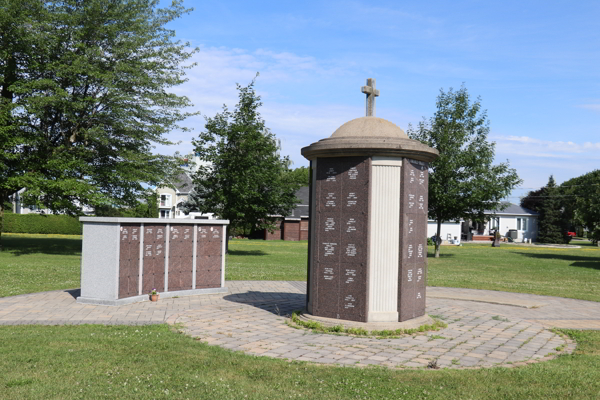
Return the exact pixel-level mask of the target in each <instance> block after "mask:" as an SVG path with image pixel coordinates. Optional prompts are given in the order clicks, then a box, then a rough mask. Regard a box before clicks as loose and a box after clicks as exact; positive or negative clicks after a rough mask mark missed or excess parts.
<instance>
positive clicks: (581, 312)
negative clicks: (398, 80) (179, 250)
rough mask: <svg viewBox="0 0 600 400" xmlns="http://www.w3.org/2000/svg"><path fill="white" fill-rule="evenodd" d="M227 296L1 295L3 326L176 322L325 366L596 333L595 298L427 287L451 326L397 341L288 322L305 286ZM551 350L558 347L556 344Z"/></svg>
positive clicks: (514, 354) (463, 357) (511, 350)
mask: <svg viewBox="0 0 600 400" xmlns="http://www.w3.org/2000/svg"><path fill="white" fill-rule="evenodd" d="M226 283H227V287H228V288H229V293H227V294H214V295H200V296H187V297H181V298H173V299H162V300H160V301H159V302H158V303H151V302H141V303H136V304H129V305H125V306H120V307H110V306H95V305H84V304H78V303H76V302H75V297H76V296H77V295H78V291H54V292H45V293H34V294H28V295H22V296H14V297H6V298H0V325H14V324H52V325H54V324H85V323H90V324H94V323H96V324H152V323H163V322H168V323H171V324H173V323H181V324H182V327H183V328H182V329H183V330H184V331H185V332H186V333H187V334H189V335H191V336H195V337H198V338H199V339H201V340H202V341H205V342H207V343H209V344H214V345H219V346H222V347H225V348H229V349H232V350H239V351H243V352H245V353H249V354H257V355H264V356H270V357H276V358H286V359H292V360H305V361H313V362H318V363H327V364H348V365H369V364H376V365H382V366H389V367H402V368H406V367H424V366H427V365H428V364H429V363H430V362H431V361H432V360H435V361H436V363H437V365H438V366H441V367H449V368H465V367H483V366H494V365H502V366H513V365H522V364H524V363H529V362H534V361H536V360H545V359H549V358H552V357H553V355H555V354H557V353H558V352H559V351H561V350H562V351H566V352H572V351H573V349H574V348H575V345H574V344H573V343H570V342H569V341H568V340H566V339H564V338H562V337H561V336H559V335H557V334H555V333H553V332H551V331H550V330H548V328H551V327H560V328H574V329H600V303H597V302H590V301H583V300H573V299H563V298H558V297H549V296H535V295H528V294H518V293H505V292H495V291H486V290H470V289H456V288H436V287H430V288H428V289H427V290H428V291H427V294H428V298H427V313H428V314H429V315H432V316H436V317H438V318H440V319H443V320H444V321H445V322H446V323H447V324H448V327H447V328H445V329H442V330H440V331H437V332H429V333H427V334H426V335H416V336H408V337H403V338H398V339H372V338H363V337H353V336H336V335H327V334H313V333H312V332H310V331H307V330H303V329H295V328H293V327H290V326H288V325H287V324H286V321H287V320H288V319H287V318H285V316H286V315H288V314H290V313H291V312H292V311H294V310H298V309H301V308H303V306H304V304H305V293H306V285H305V283H303V282H283V281H282V282H268V281H267V282H266V281H257V282H252V281H228V282H226ZM557 349H558V350H557Z"/></svg>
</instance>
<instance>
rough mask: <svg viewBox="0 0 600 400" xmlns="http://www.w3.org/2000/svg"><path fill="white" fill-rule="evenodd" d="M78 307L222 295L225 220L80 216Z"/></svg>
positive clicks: (225, 289)
mask: <svg viewBox="0 0 600 400" xmlns="http://www.w3.org/2000/svg"><path fill="white" fill-rule="evenodd" d="M79 220H80V221H81V222H82V223H83V248H82V256H81V296H80V297H78V298H77V302H79V303H87V304H103V305H122V304H128V303H134V302H138V301H142V300H147V299H148V294H149V293H150V291H152V290H153V289H156V290H157V291H158V292H160V294H161V297H163V298H168V297H174V296H187V295H195V294H203V293H226V292H227V288H226V287H225V238H226V236H225V235H226V234H227V225H228V224H229V221H227V220H191V219H190V220H186V219H177V220H174V219H172V220H168V219H167V220H166V219H158V218H102V217H81V218H80V219H79Z"/></svg>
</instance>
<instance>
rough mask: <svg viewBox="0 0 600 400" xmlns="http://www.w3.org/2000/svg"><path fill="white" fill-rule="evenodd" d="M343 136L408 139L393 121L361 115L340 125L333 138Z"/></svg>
mask: <svg viewBox="0 0 600 400" xmlns="http://www.w3.org/2000/svg"><path fill="white" fill-rule="evenodd" d="M342 137H387V138H398V139H408V136H407V135H406V133H404V131H403V130H402V129H400V127H399V126H398V125H396V124H394V123H393V122H390V121H388V120H386V119H383V118H377V117H361V118H356V119H353V120H352V121H348V122H346V123H345V124H344V125H342V126H340V127H339V128H338V129H337V130H336V131H335V132H333V135H331V138H342Z"/></svg>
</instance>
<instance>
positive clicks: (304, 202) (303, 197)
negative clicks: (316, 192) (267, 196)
mask: <svg viewBox="0 0 600 400" xmlns="http://www.w3.org/2000/svg"><path fill="white" fill-rule="evenodd" d="M308 195H309V192H308V186H303V187H301V188H300V189H298V190H297V191H296V197H297V198H298V199H299V200H300V203H298V205H297V206H296V208H294V209H293V210H292V212H291V213H290V215H287V216H286V218H302V217H304V218H308Z"/></svg>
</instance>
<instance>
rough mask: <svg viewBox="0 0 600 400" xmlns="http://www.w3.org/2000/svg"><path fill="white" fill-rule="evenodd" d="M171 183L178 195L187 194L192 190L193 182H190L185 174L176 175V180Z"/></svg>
mask: <svg viewBox="0 0 600 400" xmlns="http://www.w3.org/2000/svg"><path fill="white" fill-rule="evenodd" d="M172 183H173V185H175V188H177V190H178V191H179V192H180V193H189V192H190V191H191V190H192V189H193V188H194V182H192V179H191V178H190V177H189V175H188V174H187V172H182V173H180V174H179V175H177V178H175V180H173V182H172Z"/></svg>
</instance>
